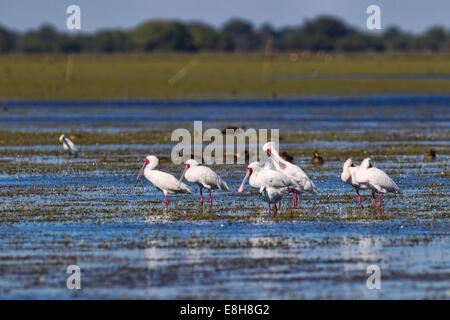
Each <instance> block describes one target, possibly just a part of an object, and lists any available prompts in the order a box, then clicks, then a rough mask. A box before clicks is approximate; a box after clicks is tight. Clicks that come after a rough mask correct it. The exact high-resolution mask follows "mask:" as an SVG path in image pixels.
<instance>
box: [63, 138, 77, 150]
mask: <svg viewBox="0 0 450 320" xmlns="http://www.w3.org/2000/svg"><path fill="white" fill-rule="evenodd" d="M65 141H66V142H67V145H68V147H69V150H71V151H72V152H77V151H78V149H77V147H76V146H75V144H74V143H73V142H72V141H71V140H70V139H67V138H65ZM66 150H67V149H66Z"/></svg>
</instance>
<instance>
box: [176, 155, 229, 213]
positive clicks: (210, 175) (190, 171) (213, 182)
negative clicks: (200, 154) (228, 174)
mask: <svg viewBox="0 0 450 320" xmlns="http://www.w3.org/2000/svg"><path fill="white" fill-rule="evenodd" d="M185 177H186V180H187V181H189V182H191V183H195V184H197V185H198V186H199V188H200V203H201V204H203V193H202V189H203V188H205V189H208V192H209V202H210V203H211V204H212V196H211V190H225V191H228V185H227V183H226V182H225V181H223V180H222V178H221V177H220V176H219V175H218V174H217V173H215V172H214V171H213V170H211V169H210V168H208V167H206V166H201V165H199V163H198V162H197V161H195V160H194V159H189V160H187V161H186V167H185V168H184V171H183V174H182V175H181V177H180V180H179V181H180V182H181V181H183V179H184V178H185Z"/></svg>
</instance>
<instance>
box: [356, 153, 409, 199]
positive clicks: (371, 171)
mask: <svg viewBox="0 0 450 320" xmlns="http://www.w3.org/2000/svg"><path fill="white" fill-rule="evenodd" d="M371 161H372V160H371V159H370V158H366V159H364V160H363V161H362V162H361V165H360V166H359V168H358V170H357V171H356V172H355V175H354V177H355V181H356V183H357V184H360V185H361V184H364V185H367V186H368V187H369V188H370V189H372V198H373V205H374V206H375V205H376V202H375V192H377V193H378V206H379V207H381V196H380V194H381V193H388V192H391V193H401V191H400V188H399V187H398V186H397V185H396V184H395V182H394V181H393V180H392V179H391V178H390V177H389V176H388V175H387V174H386V173H385V172H384V171H383V170H380V169H378V168H375V167H373V165H372V163H371Z"/></svg>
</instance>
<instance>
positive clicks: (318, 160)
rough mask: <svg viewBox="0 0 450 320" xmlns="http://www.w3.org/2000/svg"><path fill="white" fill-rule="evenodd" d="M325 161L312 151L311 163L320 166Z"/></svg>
mask: <svg viewBox="0 0 450 320" xmlns="http://www.w3.org/2000/svg"><path fill="white" fill-rule="evenodd" d="M324 162H325V161H324V160H323V158H322V157H321V156H320V155H319V153H318V152H317V151H314V158H312V163H313V164H315V165H322V164H323V163H324Z"/></svg>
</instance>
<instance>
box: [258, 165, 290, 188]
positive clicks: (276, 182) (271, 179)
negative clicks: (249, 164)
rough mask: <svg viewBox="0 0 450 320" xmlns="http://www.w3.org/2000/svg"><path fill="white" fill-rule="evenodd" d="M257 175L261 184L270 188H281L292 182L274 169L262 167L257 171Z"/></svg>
mask: <svg viewBox="0 0 450 320" xmlns="http://www.w3.org/2000/svg"><path fill="white" fill-rule="evenodd" d="M259 176H260V177H261V180H260V181H261V183H262V184H263V185H265V186H268V187H272V188H283V187H288V186H292V185H293V184H294V183H293V181H292V180H291V179H290V178H289V177H287V176H286V175H285V174H283V173H281V172H279V171H275V170H270V169H263V170H261V171H260V172H259Z"/></svg>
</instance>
